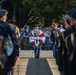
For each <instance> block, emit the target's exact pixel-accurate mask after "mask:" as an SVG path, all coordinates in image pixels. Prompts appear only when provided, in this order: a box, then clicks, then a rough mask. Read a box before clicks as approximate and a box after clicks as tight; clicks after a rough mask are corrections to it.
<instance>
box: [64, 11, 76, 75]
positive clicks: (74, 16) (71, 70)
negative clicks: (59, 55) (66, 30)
mask: <svg viewBox="0 0 76 75" xmlns="http://www.w3.org/2000/svg"><path fill="white" fill-rule="evenodd" d="M70 20H71V24H72V27H71V30H70V31H71V33H70V34H69V35H68V36H67V37H66V38H65V41H64V43H65V45H64V47H65V49H64V53H63V57H64V60H63V66H64V75H76V71H75V68H76V64H75V63H76V10H75V11H73V13H71V14H70Z"/></svg>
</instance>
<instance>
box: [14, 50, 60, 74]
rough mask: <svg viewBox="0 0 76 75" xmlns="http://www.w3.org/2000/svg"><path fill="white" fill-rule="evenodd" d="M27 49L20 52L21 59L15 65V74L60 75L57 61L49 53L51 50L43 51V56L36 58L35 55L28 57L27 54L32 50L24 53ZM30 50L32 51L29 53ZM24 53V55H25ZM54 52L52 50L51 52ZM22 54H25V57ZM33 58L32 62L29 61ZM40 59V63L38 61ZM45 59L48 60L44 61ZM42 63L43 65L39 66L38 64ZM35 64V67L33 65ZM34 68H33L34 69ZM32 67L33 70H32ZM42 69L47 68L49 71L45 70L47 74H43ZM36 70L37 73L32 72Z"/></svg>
mask: <svg viewBox="0 0 76 75" xmlns="http://www.w3.org/2000/svg"><path fill="white" fill-rule="evenodd" d="M24 52H26V51H21V53H20V59H19V60H18V61H17V63H16V65H15V70H14V75H60V73H59V71H58V67H57V65H56V63H55V59H54V58H53V56H52V55H51V56H52V57H49V54H47V53H50V52H51V51H42V53H44V55H43V54H41V58H40V59H38V60H37V59H35V58H34V56H32V57H29V56H28V58H26V57H25V56H26V54H27V55H28V54H30V56H31V53H32V51H27V52H26V53H24ZM29 52H30V53H29ZM23 53H24V55H23ZM51 53H52V52H51ZM21 55H23V56H24V57H22V56H21ZM47 55H48V56H47ZM45 56H47V58H45ZM30 59H31V62H29V61H30ZM37 61H38V63H37ZM43 61H45V62H47V63H44V62H43ZM41 63H43V65H47V66H48V67H47V66H43V65H42V64H41ZM29 64H30V65H32V66H31V67H30V68H28V65H29ZM40 64H41V67H39V66H38V65H40ZM33 65H34V67H33ZM32 68H33V69H32ZM31 69H32V72H31V71H30V70H31ZM35 69H36V70H38V71H36V70H35ZM42 69H45V70H46V69H47V71H48V74H47V71H46V72H45V74H43V71H42ZM34 70H35V74H31V73H33V72H34ZM51 72H52V73H51Z"/></svg>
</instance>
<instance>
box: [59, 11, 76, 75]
mask: <svg viewBox="0 0 76 75" xmlns="http://www.w3.org/2000/svg"><path fill="white" fill-rule="evenodd" d="M75 11H76V10H70V11H68V15H69V19H70V26H71V27H70V28H69V29H67V30H66V31H64V32H63V33H62V35H61V37H60V46H59V48H58V66H59V71H60V72H61V73H62V72H63V73H64V75H68V74H67V72H66V70H67V67H66V66H65V65H66V63H65V62H66V57H64V56H65V55H64V50H66V47H65V46H64V45H65V44H64V43H65V38H66V37H67V36H68V35H70V34H71V33H73V32H74V31H75V27H74V25H73V22H72V21H73V20H72V19H71V17H70V16H72V14H73V13H74V12H75ZM66 23H67V21H66ZM63 58H64V59H63ZM63 60H64V61H63ZM65 67H66V68H65Z"/></svg>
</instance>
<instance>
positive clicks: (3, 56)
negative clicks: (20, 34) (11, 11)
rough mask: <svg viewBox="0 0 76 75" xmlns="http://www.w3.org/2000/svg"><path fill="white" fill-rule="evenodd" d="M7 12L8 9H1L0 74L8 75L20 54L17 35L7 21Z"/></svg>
mask: <svg viewBox="0 0 76 75" xmlns="http://www.w3.org/2000/svg"><path fill="white" fill-rule="evenodd" d="M7 14H8V11H7V10H6V9H0V75H8V74H9V72H10V71H11V70H12V67H13V66H14V65H15V62H16V59H17V57H18V56H19V51H18V45H17V42H15V41H14V40H16V36H15V35H13V33H12V29H11V27H10V25H9V24H8V23H7V22H6V20H7ZM9 75H10V74H9Z"/></svg>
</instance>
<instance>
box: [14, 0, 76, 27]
mask: <svg viewBox="0 0 76 75" xmlns="http://www.w3.org/2000/svg"><path fill="white" fill-rule="evenodd" d="M15 5H16V12H17V15H16V22H17V24H18V25H20V26H23V25H25V24H28V25H32V24H36V23H39V24H40V25H42V26H46V25H48V26H49V25H51V23H52V22H53V21H57V22H59V23H61V22H63V21H62V17H63V15H65V14H66V12H67V11H68V10H70V9H73V8H76V0H16V1H15Z"/></svg>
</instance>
